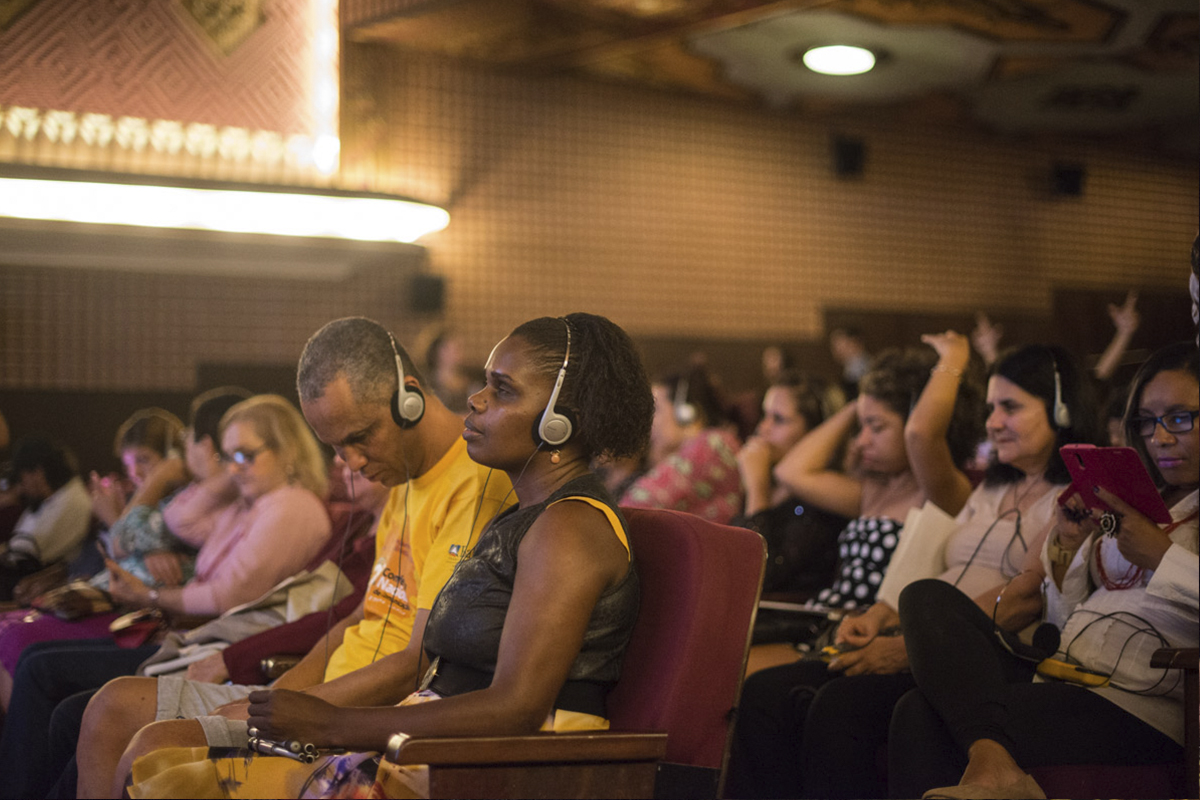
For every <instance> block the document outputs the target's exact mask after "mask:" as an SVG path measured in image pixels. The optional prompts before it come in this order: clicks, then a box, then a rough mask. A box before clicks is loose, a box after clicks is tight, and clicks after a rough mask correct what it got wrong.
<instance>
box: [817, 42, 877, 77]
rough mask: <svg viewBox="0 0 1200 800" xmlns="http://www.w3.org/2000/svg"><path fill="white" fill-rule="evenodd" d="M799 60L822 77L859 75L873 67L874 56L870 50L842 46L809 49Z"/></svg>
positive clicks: (834, 45)
mask: <svg viewBox="0 0 1200 800" xmlns="http://www.w3.org/2000/svg"><path fill="white" fill-rule="evenodd" d="M801 60H802V61H803V62H804V66H806V67H808V68H809V69H811V70H812V71H813V72H819V73H821V74H822V75H861V74H862V73H864V72H870V71H871V69H873V68H874V66H875V54H874V53H872V52H871V51H870V50H867V49H866V48H864V47H851V46H850V45H844V44H831V45H823V46H821V47H810V48H809V49H808V50H805V51H804V56H803V58H802V59H801Z"/></svg>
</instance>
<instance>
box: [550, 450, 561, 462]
mask: <svg viewBox="0 0 1200 800" xmlns="http://www.w3.org/2000/svg"><path fill="white" fill-rule="evenodd" d="M561 458H562V452H561V451H560V450H551V451H550V463H551V464H557V463H558V462H559V461H560V460H561Z"/></svg>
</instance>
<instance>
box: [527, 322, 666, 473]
mask: <svg viewBox="0 0 1200 800" xmlns="http://www.w3.org/2000/svg"><path fill="white" fill-rule="evenodd" d="M564 323H565V324H564ZM567 326H570V330H571V357H570V363H569V364H568V365H567V374H566V377H565V378H564V380H563V386H562V390H561V391H560V393H559V396H558V405H559V407H562V408H565V409H567V410H568V411H569V412H570V413H571V414H572V415H573V416H574V418H575V419H574V426H573V427H574V431H573V433H572V436H571V441H572V442H573V443H575V444H578V445H579V446H580V447H582V449H583V451H584V455H585V457H587V458H588V459H592V458H596V457H597V456H602V457H606V458H631V457H637V456H640V455H641V454H642V453H644V452H645V451H646V448H647V447H648V446H649V444H650V420H651V418H653V416H654V396H653V395H652V394H651V392H650V381H649V379H648V378H647V377H646V369H645V367H644V366H643V365H642V359H641V356H640V355H639V354H638V351H637V347H636V346H635V345H634V344H633V340H632V339H630V338H629V335H628V334H627V333H625V331H623V330H622V329H621V328H620V327H618V326H617V325H616V324H615V323H613V322H612V321H610V320H608V319H606V318H605V317H601V316H598V315H596V314H583V313H575V314H568V315H567V316H565V317H539V318H538V319H533V320H530V321H528V322H525V323H522V324H521V325H518V326H517V327H516V329H514V330H513V332H512V333H511V334H509V336H510V337H515V338H520V339H522V340H524V341H525V342H526V343H527V344H529V345H530V347H531V348H532V349H533V351H534V353H535V356H536V357H537V359H538V361H537V364H536V369H537V370H538V371H539V372H542V373H544V374H545V375H546V376H547V378H548V379H549V380H551V381H553V380H554V377H555V376H556V375H557V374H558V370H559V368H560V367H562V363H563V354H564V353H565V352H566V347H567Z"/></svg>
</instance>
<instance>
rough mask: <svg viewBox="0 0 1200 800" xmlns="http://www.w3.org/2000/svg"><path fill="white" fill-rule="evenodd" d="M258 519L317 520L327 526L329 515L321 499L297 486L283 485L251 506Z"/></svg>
mask: <svg viewBox="0 0 1200 800" xmlns="http://www.w3.org/2000/svg"><path fill="white" fill-rule="evenodd" d="M252 511H253V513H254V515H255V516H258V517H270V518H286V519H313V518H315V519H318V520H322V521H323V523H324V525H325V526H326V527H328V525H329V513H328V512H327V511H326V509H325V504H324V503H323V502H321V499H320V498H319V497H317V496H316V495H315V494H313V493H312V492H311V491H309V490H308V489H305V488H304V487H303V486H300V485H299V484H284V485H283V486H280V487H279V488H277V489H273V490H272V491H269V492H267V493H266V494H264V495H263V496H262V497H260V498H258V500H256V501H255V502H254V505H253V506H252Z"/></svg>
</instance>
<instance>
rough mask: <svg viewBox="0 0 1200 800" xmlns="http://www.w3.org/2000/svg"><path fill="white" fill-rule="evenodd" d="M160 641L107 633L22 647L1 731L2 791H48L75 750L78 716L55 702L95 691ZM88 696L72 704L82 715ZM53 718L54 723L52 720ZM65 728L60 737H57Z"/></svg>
mask: <svg viewBox="0 0 1200 800" xmlns="http://www.w3.org/2000/svg"><path fill="white" fill-rule="evenodd" d="M157 650H158V646H157V645H143V646H142V647H138V648H134V649H125V648H121V647H118V646H117V645H115V644H114V643H113V642H112V641H111V640H109V639H79V640H57V641H49V642H36V643H34V644H31V645H29V646H28V647H26V648H25V649H24V650H23V651H22V652H21V658H20V660H19V661H18V662H17V671H16V672H15V673H14V674H13V693H12V701H11V702H10V703H9V706H8V715H7V716H6V717H5V720H4V734H3V736H2V737H0V764H4V765H5V775H4V780H3V781H0V797H21V798H26V797H45V796H46V794H47V792H49V791H50V787H51V786H53V785H54V782H55V780H56V779H57V778H58V776H59V774H60V773H61V772H62V770H63V769H64V767H66V764H67V762H68V761H69V760H70V758H71V756H72V754H73V753H74V744H75V742H74V741H66V740H65V739H64V738H63V737H64V736H66V737H68V738H69V737H75V738H76V739H77V738H78V735H79V731H78V721H77V720H75V719H66V718H61V717H62V715H58V717H55V716H54V714H55V711H56V707H57V706H58V705H59V704H60V703H61V702H62V701H64V700H67V699H68V698H70V697H72V696H74V695H76V694H77V693H81V692H91V693H95V691H97V690H98V689H99V688H100V687H101V686H103V685H104V684H105V683H107V682H108V681H110V680H112V679H113V678H117V677H120V676H122V675H132V674H133V673H134V671H135V670H136V669H137V668H138V665H139V664H141V663H142V662H143V661H145V660H146V659H147V658H149V657H150V656H152V655H154V653H155V652H157ZM84 707H86V700H83V702H82V703H78V701H77V705H76V706H74V707H73V708H72V711H73V713H72V715H71V716H72V717H75V716H78V717H79V718H82V711H83V708H84ZM52 722H53V723H54V724H53V726H52ZM52 727H53V728H54V729H55V732H58V731H60V730H61V734H60V736H59V740H57V741H56V740H53V739H52V738H51V736H52V730H51V729H52Z"/></svg>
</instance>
